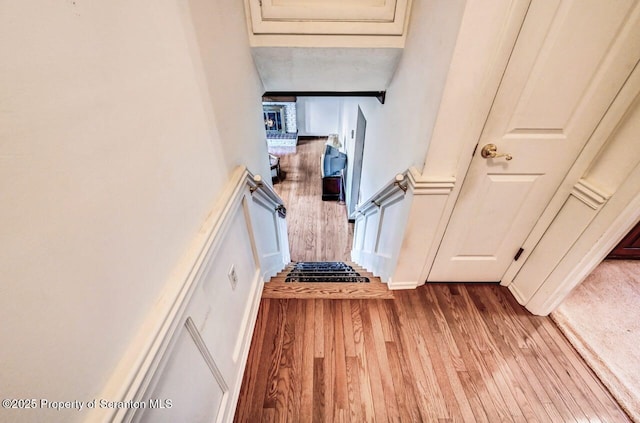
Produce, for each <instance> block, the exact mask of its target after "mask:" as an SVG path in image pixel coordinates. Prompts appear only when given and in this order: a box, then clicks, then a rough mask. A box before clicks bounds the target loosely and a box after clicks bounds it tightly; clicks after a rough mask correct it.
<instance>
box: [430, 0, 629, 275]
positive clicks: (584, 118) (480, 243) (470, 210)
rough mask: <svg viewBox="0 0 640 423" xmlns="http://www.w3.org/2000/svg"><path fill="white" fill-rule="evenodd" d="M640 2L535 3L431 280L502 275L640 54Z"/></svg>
mask: <svg viewBox="0 0 640 423" xmlns="http://www.w3.org/2000/svg"><path fill="white" fill-rule="evenodd" d="M639 3H640V2H639V1H637V0H635V1H634V0H617V1H615V2H614V1H603V0H574V1H572V0H562V1H561V0H533V1H532V2H531V5H530V8H529V11H528V13H527V16H526V18H525V21H524V23H523V26H522V28H521V31H520V34H519V36H518V40H517V42H516V45H515V47H514V49H513V52H512V54H511V57H510V60H509V64H508V65H507V69H506V70H505V73H504V76H503V78H502V82H501V85H500V88H499V89H498V93H497V95H496V98H495V100H494V103H493V106H492V109H491V112H490V114H489V117H488V119H487V122H486V124H485V128H484V131H483V133H482V135H481V138H480V141H479V143H478V147H477V150H476V153H475V155H474V158H473V160H472V161H471V165H470V167H469V170H468V172H467V175H466V177H465V180H464V182H463V186H462V189H461V192H460V195H459V197H458V200H457V203H456V206H455V208H454V211H453V214H452V216H451V219H450V221H449V225H448V227H447V230H446V233H445V236H444V238H443V240H442V243H441V245H440V248H439V250H438V253H437V256H436V259H435V262H434V265H433V268H432V269H431V272H430V274H429V277H428V280H429V281H464V282H475V281H478V282H480V281H500V280H501V278H502V276H503V275H504V272H505V271H506V269H507V267H508V266H509V265H510V264H511V263H512V261H513V260H514V255H515V254H516V253H517V252H518V250H519V248H520V246H521V245H522V243H523V241H524V240H525V239H526V237H527V235H528V234H529V232H530V231H531V229H532V228H533V226H534V225H535V223H536V221H537V219H538V218H539V217H540V215H541V214H542V212H543V210H544V209H545V207H546V205H547V204H548V202H549V201H550V199H551V197H552V196H553V194H554V192H555V190H556V189H557V187H558V186H559V184H560V183H561V181H562V180H563V178H564V176H565V175H566V173H567V172H568V170H569V168H570V167H571V165H572V164H573V163H574V161H575V159H576V157H577V156H578V154H579V153H580V151H581V149H582V148H583V147H584V145H585V144H586V142H587V141H588V139H589V137H590V135H591V133H592V132H593V130H594V129H595V127H596V126H597V124H598V122H599V121H600V119H601V118H602V116H603V115H604V113H605V111H606V110H607V107H608V106H609V105H610V104H611V102H612V101H613V99H614V98H615V95H616V94H617V92H618V90H619V89H620V87H621V86H622V85H623V84H624V81H625V79H626V78H627V76H628V75H629V74H630V72H631V70H632V69H633V67H634V66H635V65H636V64H637V62H638V59H639V58H640V42H639V41H640V35H639V34H640V20H639V14H640V7H639ZM463 120H464V117H461V122H463ZM487 144H495V145H496V146H497V152H498V154H500V153H509V154H510V155H511V156H512V157H513V159H512V160H506V159H505V158H504V157H500V158H483V157H482V156H481V154H480V152H481V150H482V148H483V147H484V146H485V145H487Z"/></svg>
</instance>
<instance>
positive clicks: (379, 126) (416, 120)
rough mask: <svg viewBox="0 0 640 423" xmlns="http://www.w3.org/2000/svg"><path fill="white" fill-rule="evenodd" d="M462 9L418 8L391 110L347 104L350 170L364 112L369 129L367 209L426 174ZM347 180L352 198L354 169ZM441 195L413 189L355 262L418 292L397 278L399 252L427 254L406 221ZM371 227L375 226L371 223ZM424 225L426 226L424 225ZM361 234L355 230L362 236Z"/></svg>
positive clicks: (344, 134) (364, 183)
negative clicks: (375, 198)
mask: <svg viewBox="0 0 640 423" xmlns="http://www.w3.org/2000/svg"><path fill="white" fill-rule="evenodd" d="M464 6H465V1H464V0H458V1H430V2H414V4H413V10H412V15H411V21H410V24H409V33H408V36H407V42H406V48H405V51H404V53H403V56H402V58H401V60H400V64H399V65H398V69H397V70H396V74H395V76H394V79H393V81H392V83H391V85H390V86H389V89H388V90H387V93H386V100H385V104H380V102H378V100H377V99H375V98H356V99H348V100H345V101H344V110H343V113H342V116H343V119H342V126H341V128H340V134H341V139H343V140H346V150H347V154H348V156H349V162H352V157H353V139H351V131H352V130H355V129H356V122H357V107H358V106H359V107H360V108H361V109H362V112H363V114H364V116H365V119H366V121H367V129H366V138H365V148H364V157H363V170H362V180H361V185H360V189H361V197H360V201H361V202H364V201H366V200H367V199H369V198H370V197H371V196H372V195H373V194H375V193H376V192H377V191H378V190H380V189H381V188H382V187H383V186H384V185H385V184H387V183H389V182H390V181H392V180H393V178H394V176H395V175H396V174H398V173H401V172H404V171H406V170H407V169H408V168H410V167H418V168H422V166H423V164H424V162H425V155H426V153H427V149H428V148H429V140H430V139H431V135H432V131H433V126H434V124H435V121H436V118H437V115H438V111H439V107H440V100H441V97H442V94H443V91H444V85H445V82H446V78H447V75H448V71H449V63H450V61H451V57H452V54H453V50H454V47H455V43H456V38H457V34H458V30H459V27H460V23H461V20H462V14H463V10H464ZM347 178H348V181H347V187H348V188H347V189H348V190H350V183H349V181H350V178H351V169H349V171H348V173H347ZM445 185H447V184H445ZM441 190H442V188H441V187H440V186H435V187H432V186H427V187H422V186H420V187H418V189H416V187H414V186H413V185H412V186H411V192H410V193H409V194H407V196H406V197H405V198H404V199H400V200H398V202H395V203H393V205H392V207H393V208H390V209H389V213H386V216H384V225H383V226H379V225H378V226H377V229H376V230H375V231H373V232H374V233H375V237H376V239H377V240H384V242H376V243H375V245H376V247H375V248H372V249H368V248H367V242H366V240H365V242H363V243H362V245H357V241H358V240H357V239H356V240H355V242H354V249H355V250H354V252H353V259H354V260H355V261H356V262H358V260H360V259H362V263H367V264H366V265H367V266H369V270H371V271H373V272H374V273H375V274H377V275H380V276H382V277H383V278H384V279H387V280H388V281H389V282H390V286H392V287H394V288H401V287H402V288H406V287H409V286H411V284H413V286H415V284H416V283H417V281H416V280H413V279H411V278H407V277H406V275H404V274H400V275H398V274H397V268H398V265H397V263H398V259H399V250H400V247H401V246H402V245H405V246H409V245H410V246H412V249H424V247H422V246H418V247H417V248H416V244H417V243H416V242H415V241H414V240H412V239H411V236H412V235H413V234H414V233H415V232H416V229H417V228H416V227H415V226H413V224H410V225H411V226H408V227H407V221H408V220H409V221H412V218H409V219H408V216H414V215H415V213H413V214H410V208H411V207H412V202H416V201H418V200H417V199H419V200H420V201H425V199H426V201H434V198H435V197H433V196H432V194H438V197H440V195H439V194H440V193H441ZM349 194H350V193H349V192H348V193H347V198H350V197H349ZM423 194H427V195H429V197H425V196H424V195H423ZM438 201H439V200H438ZM392 210H393V212H391V211H392ZM367 221H371V218H368V219H367ZM363 222H364V220H363ZM420 222H421V225H423V224H424V222H425V220H421V221H420ZM361 224H362V223H361ZM405 227H406V230H405ZM360 229H361V230H360V233H363V231H364V229H363V228H360ZM358 231H359V228H358V224H357V225H356V232H358ZM364 232H366V231H364ZM371 232H372V231H369V233H371ZM360 249H362V251H360ZM359 263H360V262H359ZM362 263H360V264H362ZM410 265H412V266H413V267H414V268H418V267H419V265H416V263H415V262H413V263H410Z"/></svg>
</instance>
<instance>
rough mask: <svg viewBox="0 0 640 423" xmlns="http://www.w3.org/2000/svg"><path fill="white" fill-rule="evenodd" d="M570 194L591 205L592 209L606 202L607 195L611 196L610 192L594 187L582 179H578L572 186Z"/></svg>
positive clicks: (596, 208)
mask: <svg viewBox="0 0 640 423" xmlns="http://www.w3.org/2000/svg"><path fill="white" fill-rule="evenodd" d="M571 195H573V196H574V197H575V198H577V199H578V200H580V201H582V202H583V203H584V204H586V205H587V206H589V207H591V208H592V209H593V210H598V209H599V208H600V207H602V206H603V205H604V203H606V202H607V200H608V199H609V197H611V195H610V194H607V193H605V192H604V191H602V190H600V189H598V188H596V187H594V186H593V185H591V184H590V183H589V182H587V181H586V180H584V179H580V180H579V181H578V182H577V183H576V184H575V185H574V186H573V189H572V190H571Z"/></svg>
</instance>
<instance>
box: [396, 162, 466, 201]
mask: <svg viewBox="0 0 640 423" xmlns="http://www.w3.org/2000/svg"><path fill="white" fill-rule="evenodd" d="M407 176H408V179H409V188H410V189H411V191H412V192H413V195H449V194H451V191H453V188H455V186H456V178H455V177H453V176H445V177H429V178H424V177H423V176H422V175H421V174H420V172H419V171H418V170H417V169H416V168H415V167H412V168H410V169H409V172H407Z"/></svg>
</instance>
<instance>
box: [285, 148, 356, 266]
mask: <svg viewBox="0 0 640 423" xmlns="http://www.w3.org/2000/svg"><path fill="white" fill-rule="evenodd" d="M325 141H326V138H315V139H302V140H300V141H299V142H298V146H297V149H296V150H297V152H296V154H284V155H280V169H281V171H282V172H283V174H284V175H283V176H284V178H283V179H282V180H281V181H280V182H276V183H275V184H274V188H275V190H276V192H277V193H278V195H280V197H281V198H282V199H283V201H284V204H285V207H286V208H287V228H288V229H287V232H288V235H289V246H290V250H291V260H293V261H324V260H332V261H348V260H351V247H352V243H353V224H350V223H348V220H347V211H346V207H345V205H344V204H339V203H338V202H336V201H322V179H321V173H320V157H321V156H322V153H323V151H324V148H325Z"/></svg>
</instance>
